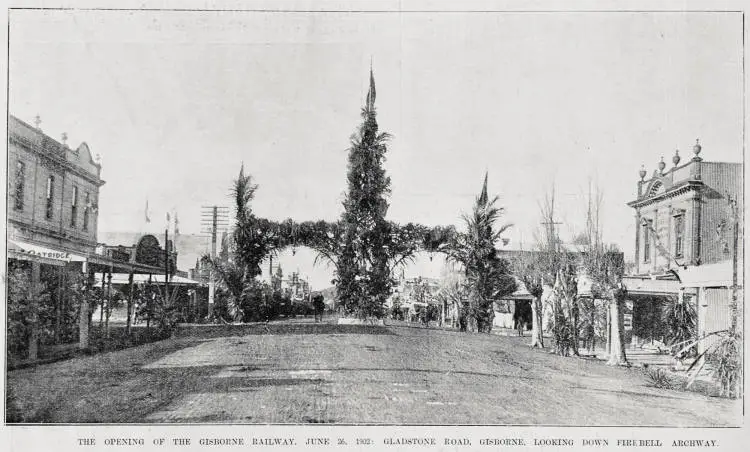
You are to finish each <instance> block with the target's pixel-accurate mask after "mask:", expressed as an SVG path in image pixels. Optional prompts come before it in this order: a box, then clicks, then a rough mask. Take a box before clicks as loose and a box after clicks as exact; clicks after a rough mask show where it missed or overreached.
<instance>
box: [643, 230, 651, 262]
mask: <svg viewBox="0 0 750 452" xmlns="http://www.w3.org/2000/svg"><path fill="white" fill-rule="evenodd" d="M652 225H653V220H645V221H644V222H643V226H642V229H643V262H650V261H651V228H652V227H653V226H652Z"/></svg>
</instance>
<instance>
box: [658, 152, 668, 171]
mask: <svg viewBox="0 0 750 452" xmlns="http://www.w3.org/2000/svg"><path fill="white" fill-rule="evenodd" d="M666 167H667V164H666V163H664V156H662V158H661V160H660V161H659V174H661V173H663V172H664V168H666Z"/></svg>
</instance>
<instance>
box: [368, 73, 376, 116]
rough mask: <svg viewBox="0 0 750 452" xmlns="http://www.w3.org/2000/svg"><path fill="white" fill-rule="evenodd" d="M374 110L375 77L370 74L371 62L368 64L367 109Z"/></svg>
mask: <svg viewBox="0 0 750 452" xmlns="http://www.w3.org/2000/svg"><path fill="white" fill-rule="evenodd" d="M374 108H375V76H374V75H373V73H372V62H370V90H369V91H368V92H367V109H368V110H372V109H374Z"/></svg>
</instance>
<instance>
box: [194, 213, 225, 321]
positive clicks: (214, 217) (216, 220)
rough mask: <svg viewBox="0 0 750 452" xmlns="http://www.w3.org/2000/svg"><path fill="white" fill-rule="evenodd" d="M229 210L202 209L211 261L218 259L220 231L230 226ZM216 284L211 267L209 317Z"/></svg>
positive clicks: (202, 219)
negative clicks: (209, 245) (209, 243)
mask: <svg viewBox="0 0 750 452" xmlns="http://www.w3.org/2000/svg"><path fill="white" fill-rule="evenodd" d="M228 218H229V208H228V207H224V206H203V207H202V208H201V225H202V226H203V229H202V231H201V232H203V233H207V234H210V235H211V260H212V261H213V260H215V259H216V242H217V240H216V237H217V234H218V231H219V229H225V228H226V227H227V225H228V224H229V220H228ZM215 293H216V283H215V282H214V270H213V268H212V267H209V277H208V317H209V318H210V317H211V316H212V315H213V312H214V296H215Z"/></svg>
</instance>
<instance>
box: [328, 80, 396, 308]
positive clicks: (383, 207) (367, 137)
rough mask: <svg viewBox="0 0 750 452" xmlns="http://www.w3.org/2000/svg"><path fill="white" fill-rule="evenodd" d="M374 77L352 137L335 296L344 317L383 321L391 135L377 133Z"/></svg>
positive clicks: (386, 290)
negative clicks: (387, 165) (387, 164)
mask: <svg viewBox="0 0 750 452" xmlns="http://www.w3.org/2000/svg"><path fill="white" fill-rule="evenodd" d="M375 95H376V94H375V77H374V76H373V73H372V68H370V89H369V91H368V93H367V100H366V102H365V106H364V108H362V123H361V124H360V126H359V129H358V130H357V132H355V133H354V134H353V135H352V137H351V146H350V148H349V162H348V173H347V182H348V192H347V195H346V199H345V201H344V213H343V215H342V218H341V220H342V223H343V227H344V249H343V250H342V253H341V256H340V259H341V262H340V263H339V266H338V267H339V272H338V283H337V291H338V296H339V299H340V301H341V302H342V303H343V305H344V307H345V309H346V311H347V313H349V314H352V315H356V316H358V317H372V316H374V317H382V315H383V314H384V304H385V301H386V299H387V297H388V295H389V294H390V289H391V285H392V280H391V275H390V268H389V258H390V255H391V251H390V249H389V246H390V242H391V232H392V231H391V229H392V226H391V225H390V224H389V223H388V222H387V221H386V220H385V215H386V213H387V211H388V196H389V195H390V186H391V180H390V178H389V177H388V176H387V175H386V173H385V169H384V168H383V162H384V161H385V153H386V151H387V147H386V143H387V141H388V139H389V138H390V135H389V134H388V133H385V132H378V122H377V119H376V116H377V113H376V110H375Z"/></svg>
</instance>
